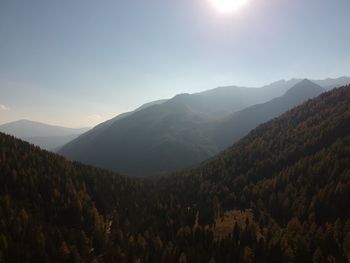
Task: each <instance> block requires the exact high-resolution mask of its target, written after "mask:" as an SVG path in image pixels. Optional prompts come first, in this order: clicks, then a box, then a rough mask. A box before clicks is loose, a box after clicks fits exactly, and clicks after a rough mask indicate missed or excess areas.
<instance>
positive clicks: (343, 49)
mask: <svg viewBox="0 0 350 263" xmlns="http://www.w3.org/2000/svg"><path fill="white" fill-rule="evenodd" d="M349 11H350V1H349V0H307V1H306V0H293V1H291V0H248V3H247V5H245V6H244V7H243V8H242V9H240V10H239V11H237V12H234V13H225V14H223V13H220V12H218V11H217V10H215V8H213V6H212V4H211V2H210V0H176V1H174V0H99V1H96V0H60V1H47V0H26V1H24V0H21V1H19V0H0V123H4V122H8V121H13V120H16V119H23V118H26V119H32V120H38V121H43V122H47V123H52V124H58V125H64V126H70V127H81V126H92V125H95V124H97V123H99V122H101V121H103V120H106V119H108V118H111V117H113V116H115V115H117V114H118V113H121V112H125V111H128V110H132V109H134V108H136V107H137V106H139V105H140V104H142V103H144V102H148V101H152V100H156V99H161V98H169V97H172V96H174V95H175V94H178V93H184V92H188V93H192V92H198V91H202V90H206V89H210V88H214V87H216V86H223V85H233V84H235V85H242V86H261V85H263V84H267V83H270V82H272V81H275V80H279V79H289V78H292V77H309V78H326V77H338V76H343V75H350V29H349V25H350V16H349Z"/></svg>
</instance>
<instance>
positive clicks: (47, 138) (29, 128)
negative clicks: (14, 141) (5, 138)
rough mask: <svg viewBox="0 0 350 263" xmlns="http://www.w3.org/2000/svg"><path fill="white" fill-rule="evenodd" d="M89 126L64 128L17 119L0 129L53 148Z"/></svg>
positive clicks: (36, 143)
mask: <svg viewBox="0 0 350 263" xmlns="http://www.w3.org/2000/svg"><path fill="white" fill-rule="evenodd" d="M88 130H89V128H79V129H74V128H66V127H61V126H54V125H48V124H45V123H41V122H35V121H30V120H19V121H15V122H10V123H6V124H3V125H0V131H1V132H3V133H6V134H10V135H13V136H15V137H17V138H20V139H22V140H25V141H27V142H30V143H32V144H35V145H37V146H40V147H41V148H43V149H46V150H54V149H56V148H58V147H60V146H62V145H64V144H66V143H68V142H69V141H71V140H73V139H75V138H77V137H78V136H79V135H81V134H82V133H84V132H86V131H88Z"/></svg>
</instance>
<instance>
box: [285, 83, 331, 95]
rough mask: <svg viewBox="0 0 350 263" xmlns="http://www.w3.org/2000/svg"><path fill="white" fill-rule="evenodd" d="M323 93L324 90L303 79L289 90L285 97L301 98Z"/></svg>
mask: <svg viewBox="0 0 350 263" xmlns="http://www.w3.org/2000/svg"><path fill="white" fill-rule="evenodd" d="M324 91H325V89H324V88H322V87H321V86H319V85H317V84H316V83H314V82H312V81H311V80H309V79H303V80H301V81H300V82H298V83H297V84H295V85H294V86H293V87H292V88H291V89H289V90H288V91H287V92H286V94H285V95H287V96H303V95H307V94H310V93H313V94H314V93H315V94H321V93H323V92H324Z"/></svg>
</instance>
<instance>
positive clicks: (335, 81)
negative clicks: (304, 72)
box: [312, 76, 350, 90]
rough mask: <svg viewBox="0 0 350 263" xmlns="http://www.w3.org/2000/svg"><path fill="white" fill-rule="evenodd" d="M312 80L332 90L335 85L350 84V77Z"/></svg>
mask: <svg viewBox="0 0 350 263" xmlns="http://www.w3.org/2000/svg"><path fill="white" fill-rule="evenodd" d="M312 82H314V83H316V84H317V85H320V86H321V87H323V88H325V89H326V90H331V89H333V88H335V87H341V86H345V85H349V84H350V77H345V76H344V77H340V78H327V79H324V80H312Z"/></svg>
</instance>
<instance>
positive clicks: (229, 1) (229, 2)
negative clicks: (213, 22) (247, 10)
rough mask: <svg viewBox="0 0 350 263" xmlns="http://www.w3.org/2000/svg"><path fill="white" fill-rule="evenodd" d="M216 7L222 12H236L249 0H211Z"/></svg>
mask: <svg viewBox="0 0 350 263" xmlns="http://www.w3.org/2000/svg"><path fill="white" fill-rule="evenodd" d="M210 1H211V2H212V4H213V5H214V7H215V8H216V9H217V10H218V11H219V12H222V13H229V12H234V11H237V10H238V9H240V8H241V7H242V6H244V5H245V4H246V3H247V2H248V0H210Z"/></svg>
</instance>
